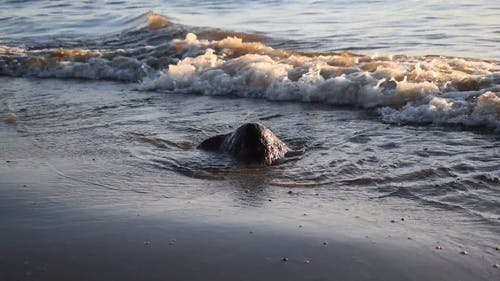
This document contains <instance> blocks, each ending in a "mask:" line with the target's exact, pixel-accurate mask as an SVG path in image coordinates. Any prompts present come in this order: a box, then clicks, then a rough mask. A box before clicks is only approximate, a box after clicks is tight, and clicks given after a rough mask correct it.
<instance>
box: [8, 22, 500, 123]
mask: <svg viewBox="0 0 500 281" xmlns="http://www.w3.org/2000/svg"><path fill="white" fill-rule="evenodd" d="M141 32H142V33H141ZM162 32H164V33H162ZM199 33H200V34H209V35H210V36H208V38H218V37H220V39H213V40H209V39H202V38H199V37H198V36H197V35H196V34H194V33H192V32H187V31H186V32H185V31H184V30H183V28H182V27H179V26H176V25H174V24H171V23H170V22H168V21H167V20H166V19H165V18H163V17H161V16H158V15H155V14H152V15H150V16H148V26H146V27H145V28H144V30H138V31H133V32H132V33H131V36H138V35H137V34H141V36H146V35H148V36H151V37H154V38H156V37H159V36H160V37H161V36H162V35H165V34H166V35H165V36H167V35H169V36H173V35H172V34H181V35H183V39H174V40H170V41H168V40H167V41H166V42H165V43H162V44H157V45H148V46H133V47H130V46H129V47H127V48H114V49H113V48H109V47H108V46H105V45H103V46H102V48H100V49H99V48H94V49H84V48H56V49H39V50H35V49H34V50H30V49H24V48H13V47H6V46H0V74H1V75H10V76H34V77H42V78H43V77H56V78H85V79H110V80H120V81H129V82H139V84H138V86H137V88H138V89H140V90H155V91H166V92H176V93H198V94H204V95H233V96H239V97H251V98H264V99H268V100H277V101H300V102H316V103H326V104H330V105H342V106H353V107H359V108H374V109H376V111H377V112H378V113H379V114H380V117H381V119H382V120H383V121H384V122H388V123H397V124H406V123H412V124H428V123H435V124H457V125H465V126H486V127H491V128H496V129H498V128H500V110H499V107H500V98H499V96H500V86H499V84H500V64H499V63H498V62H496V61H482V60H475V59H465V58H453V57H443V56H421V57H410V56H404V55H397V56H396V55H394V56H389V55H372V56H367V55H356V54H351V53H347V52H346V53H340V54H335V53H330V54H316V53H302V52H294V51H288V50H280V49H274V48H272V47H270V46H267V45H266V44H264V43H262V42H245V41H244V40H243V39H242V38H239V37H236V36H232V35H231V34H228V33H227V32H226V33H224V34H223V35H224V36H222V35H221V36H216V33H217V32H216V31H211V32H209V33H207V32H206V30H200V32H199ZM226 35H227V36H226ZM155 36H156V37H155ZM200 36H203V35H200ZM123 40H125V41H127V40H131V38H130V37H126V36H124V39H123Z"/></svg>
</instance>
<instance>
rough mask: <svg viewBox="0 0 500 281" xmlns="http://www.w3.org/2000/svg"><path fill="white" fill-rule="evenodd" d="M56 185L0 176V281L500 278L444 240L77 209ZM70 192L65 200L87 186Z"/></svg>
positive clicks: (123, 208)
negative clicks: (436, 245) (437, 245)
mask: <svg viewBox="0 0 500 281" xmlns="http://www.w3.org/2000/svg"><path fill="white" fill-rule="evenodd" d="M4 162H5V160H4ZM60 181H61V179H60V178H59V179H58V177H57V175H54V174H53V172H51V171H50V169H49V168H48V167H47V166H46V165H44V164H43V163H38V164H36V163H33V162H29V161H26V160H16V161H12V162H11V161H9V162H8V163H6V164H5V165H2V168H0V192H1V196H0V221H1V222H2V223H1V225H0V237H1V239H0V280H6V281H8V280H9V281H10V280H52V281H54V280H384V281H389V280H419V281H421V280H454V281H455V280H474V281H477V280H497V278H498V276H500V271H499V270H498V269H495V268H493V266H492V264H491V262H490V261H488V259H485V258H484V256H483V257H481V254H478V253H470V254H468V255H460V254H459V249H458V248H455V247H451V246H449V247H448V245H446V243H445V242H444V241H443V245H444V249H442V250H436V249H434V245H433V244H431V243H430V241H427V239H425V234H421V235H420V236H414V238H412V239H408V238H405V237H403V235H394V236H392V235H393V232H391V231H390V230H389V229H388V230H387V231H386V233H383V231H382V233H379V234H381V235H374V236H372V235H373V233H372V232H370V231H369V230H368V229H367V230H366V231H363V228H362V227H355V229H357V230H356V233H350V231H351V230H349V229H345V228H344V225H345V224H346V222H345V221H339V223H338V224H337V223H336V222H334V221H328V222H325V223H324V224H318V223H311V224H306V223H305V224H304V225H299V223H301V221H303V220H301V219H300V218H298V219H297V224H296V225H295V226H294V227H291V226H290V225H287V223H283V222H282V221H279V220H277V219H276V217H275V216H273V215H270V216H269V218H266V217H264V215H265V214H260V215H262V216H263V217H261V218H259V219H257V220H252V219H248V217H249V216H252V215H253V214H252V213H251V212H247V211H245V210H240V211H237V212H233V211H231V210H230V209H228V208H226V209H224V208H222V209H219V210H217V211H207V212H204V211H200V210H198V211H195V209H193V208H192V207H191V209H189V208H187V207H186V208H182V204H186V205H187V202H183V203H181V204H180V205H179V206H178V208H174V209H170V210H169V211H162V208H161V207H160V208H158V206H161V205H162V204H164V206H165V208H164V209H169V208H167V207H166V206H167V205H168V202H169V201H168V199H166V201H164V202H163V203H161V204H155V203H154V202H151V204H149V203H148V201H147V200H144V201H143V202H141V201H140V200H139V201H136V202H135V203H134V202H118V201H117V202H113V201H112V200H109V201H108V202H107V203H97V202H101V201H100V200H96V201H95V202H85V201H86V200H87V199H84V197H83V196H82V197H81V198H82V199H81V202H79V203H77V202H75V201H72V200H66V199H64V198H66V197H70V195H67V196H65V195H64V194H60V193H59V194H57V193H58V192H54V186H57V185H58V182H60ZM74 187H75V190H67V192H68V194H70V193H75V192H77V191H76V190H81V189H84V188H85V184H84V183H80V184H78V183H75V184H74ZM47 191H49V192H47ZM40 194H44V195H40ZM73 195H74V194H73ZM139 196H140V195H139ZM76 197H78V196H76ZM178 203H179V202H177V203H174V204H178ZM200 208H201V207H200ZM216 213H218V214H217V215H215V214H216ZM306 215H307V214H306ZM211 217H218V218H224V217H226V218H232V219H233V220H232V221H228V220H226V221H225V220H224V219H220V220H217V219H216V220H213V219H212V218H211ZM339 220H340V219H339ZM262 222H266V223H262ZM395 223H396V222H395ZM395 223H393V224H395ZM292 224H293V223H292ZM337 227H338V229H337ZM419 237H420V238H419ZM410 238H411V237H410ZM493 251H494V250H493ZM493 254H495V253H493ZM497 255H498V254H497Z"/></svg>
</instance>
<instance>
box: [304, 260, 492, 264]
mask: <svg viewBox="0 0 500 281" xmlns="http://www.w3.org/2000/svg"><path fill="white" fill-rule="evenodd" d="M304 263H311V261H310V260H304ZM497 265H498V264H497Z"/></svg>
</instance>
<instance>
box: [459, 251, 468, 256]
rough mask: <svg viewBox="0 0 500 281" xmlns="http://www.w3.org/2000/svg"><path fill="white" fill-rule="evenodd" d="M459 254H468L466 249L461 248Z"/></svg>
mask: <svg viewBox="0 0 500 281" xmlns="http://www.w3.org/2000/svg"><path fill="white" fill-rule="evenodd" d="M460 254H461V255H468V254H469V252H467V251H466V250H462V251H460Z"/></svg>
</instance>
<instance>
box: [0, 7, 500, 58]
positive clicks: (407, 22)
mask: <svg viewBox="0 0 500 281" xmlns="http://www.w3.org/2000/svg"><path fill="white" fill-rule="evenodd" d="M150 11H154V12H156V13H160V14H163V15H168V16H169V18H172V19H174V20H175V21H178V22H180V23H183V24H187V25H192V26H210V27H218V28H223V29H225V30H230V31H246V32H252V33H253V32H255V31H259V32H262V33H264V34H266V35H269V36H270V37H274V38H282V39H284V41H281V42H276V44H277V45H276V47H280V48H286V49H295V50H306V51H344V50H350V51H353V52H359V53H367V54H373V53H375V52H379V53H390V54H410V55H426V54H440V55H443V54H444V55H448V56H465V57H476V58H483V59H499V58H500V47H499V44H498V43H499V41H498V34H499V32H500V22H499V21H498V3H497V1H495V0H480V1H470V0H459V1H439V0H433V1H419V0H411V1H405V2H404V3H403V2H401V3H398V2H394V1H387V0H383V1H345V0H335V1H264V0H260V1H243V0H239V1H204V2H201V3H200V1H192V0H178V1H164V0H153V1H111V2H110V1H73V2H68V1H48V0H44V1H3V2H2V3H0V23H1V24H0V34H1V35H0V42H2V43H5V42H9V41H10V40H11V39H16V40H17V39H18V40H20V41H21V42H23V43H25V44H28V45H30V44H33V43H34V42H36V41H46V42H47V43H48V44H50V42H51V40H54V38H56V40H60V39H62V38H68V37H69V38H73V40H78V41H87V40H88V38H89V37H94V36H96V35H102V34H113V33H118V32H121V31H122V30H123V29H124V28H125V29H133V28H136V27H137V26H138V25H140V24H141V21H140V20H138V18H140V15H143V14H145V13H148V12H150ZM242 15H244V16H242ZM26 37H31V38H32V39H26ZM47 37H50V39H49V40H47ZM21 38H25V39H21ZM35 38H37V39H35Z"/></svg>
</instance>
